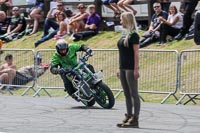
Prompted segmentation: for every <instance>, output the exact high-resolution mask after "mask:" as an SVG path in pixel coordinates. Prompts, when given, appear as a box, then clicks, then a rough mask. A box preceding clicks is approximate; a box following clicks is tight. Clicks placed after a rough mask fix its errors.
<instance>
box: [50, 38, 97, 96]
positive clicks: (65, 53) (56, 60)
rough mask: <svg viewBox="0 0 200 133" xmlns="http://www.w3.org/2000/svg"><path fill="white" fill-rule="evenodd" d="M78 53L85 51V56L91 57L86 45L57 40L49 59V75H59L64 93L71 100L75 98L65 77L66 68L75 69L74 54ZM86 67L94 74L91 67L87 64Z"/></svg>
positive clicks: (75, 56) (75, 58)
mask: <svg viewBox="0 0 200 133" xmlns="http://www.w3.org/2000/svg"><path fill="white" fill-rule="evenodd" d="M78 51H85V52H86V53H87V54H89V55H92V50H91V49H90V48H88V47H87V46H86V45H78V44H68V43H67V42H66V41H65V40H64V39H60V40H58V41H57V43H56V52H55V53H54V55H53V57H52V59H51V68H50V71H51V73H53V74H60V76H61V78H62V80H63V82H64V86H65V89H64V91H67V92H68V94H69V95H70V96H72V97H73V98H76V97H75V96H74V95H73V93H74V92H75V89H74V87H73V85H72V83H71V82H70V81H69V80H68V79H67V77H66V73H67V70H66V68H68V67H75V66H76V65H77V63H78V62H77V55H76V52H78ZM87 67H88V68H89V69H90V70H91V71H92V72H93V73H94V68H93V66H92V65H89V64H87Z"/></svg>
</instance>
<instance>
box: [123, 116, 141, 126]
mask: <svg viewBox="0 0 200 133" xmlns="http://www.w3.org/2000/svg"><path fill="white" fill-rule="evenodd" d="M138 119H139V118H138V116H134V115H133V116H132V117H131V118H129V120H128V121H127V122H126V123H124V124H122V125H121V128H139V122H138Z"/></svg>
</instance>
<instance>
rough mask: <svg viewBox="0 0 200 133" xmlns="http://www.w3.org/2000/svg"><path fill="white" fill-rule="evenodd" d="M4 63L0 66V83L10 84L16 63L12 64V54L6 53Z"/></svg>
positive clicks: (13, 76)
mask: <svg viewBox="0 0 200 133" xmlns="http://www.w3.org/2000/svg"><path fill="white" fill-rule="evenodd" d="M5 60H6V63H5V64H3V65H1V66H0V84H12V82H13V79H14V78H15V75H16V65H14V64H13V56H12V55H11V54H7V55H6V57H5Z"/></svg>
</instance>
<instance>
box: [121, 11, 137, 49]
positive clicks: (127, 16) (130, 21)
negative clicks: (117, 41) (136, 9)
mask: <svg viewBox="0 0 200 133" xmlns="http://www.w3.org/2000/svg"><path fill="white" fill-rule="evenodd" d="M121 19H122V21H123V25H125V27H124V28H125V29H126V37H125V40H124V46H125V47H128V43H129V42H128V39H129V34H130V33H131V32H133V31H135V32H138V30H137V26H136V25H137V23H136V19H135V16H134V15H133V13H131V12H124V13H122V14H121Z"/></svg>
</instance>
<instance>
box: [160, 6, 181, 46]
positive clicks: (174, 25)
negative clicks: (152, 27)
mask: <svg viewBox="0 0 200 133" xmlns="http://www.w3.org/2000/svg"><path fill="white" fill-rule="evenodd" d="M158 19H159V21H161V23H162V24H161V27H160V44H161V45H162V44H164V43H166V38H167V35H170V36H172V37H175V36H176V35H178V33H179V32H180V29H181V27H182V26H183V17H182V16H181V15H180V14H179V13H178V10H177V8H176V6H175V5H171V6H170V7H169V16H168V19H167V20H166V19H165V18H163V17H162V16H160V17H159V18H158Z"/></svg>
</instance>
